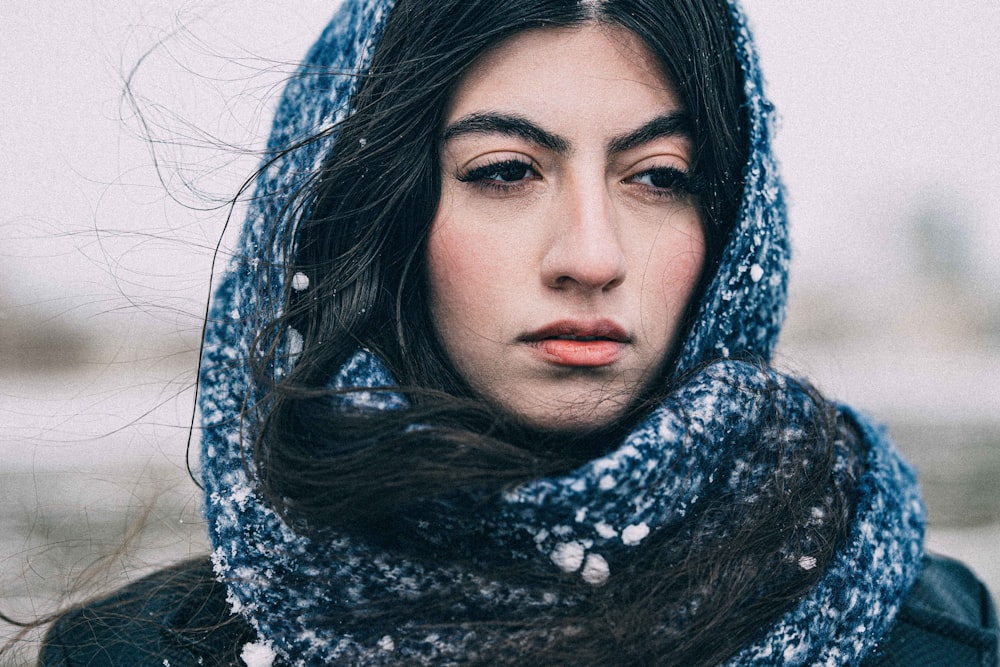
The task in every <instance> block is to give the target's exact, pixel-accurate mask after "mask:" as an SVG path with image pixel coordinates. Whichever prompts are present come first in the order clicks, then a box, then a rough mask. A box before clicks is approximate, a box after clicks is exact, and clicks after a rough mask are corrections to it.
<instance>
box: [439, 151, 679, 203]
mask: <svg viewBox="0 0 1000 667" xmlns="http://www.w3.org/2000/svg"><path fill="white" fill-rule="evenodd" d="M504 171H506V172H507V173H506V174H504V173H502V172H504ZM512 172H514V173H512ZM529 174H533V175H534V176H535V177H537V175H538V174H537V172H536V170H535V168H534V167H533V166H532V165H531V163H530V162H527V161H525V160H519V159H517V158H506V159H502V160H497V161H495V162H490V163H488V164H484V165H482V166H479V167H475V168H473V169H471V170H469V171H467V172H466V173H464V174H460V175H459V176H458V177H457V178H458V180H459V181H460V182H462V183H472V184H473V185H475V186H476V187H480V188H484V189H489V190H494V191H498V192H501V193H507V192H511V191H513V190H516V189H517V188H520V187H523V182H524V181H525V180H527V179H528V178H529ZM512 176H513V178H511V177H512ZM647 176H649V177H651V180H652V182H651V183H650V184H645V183H640V182H639V179H641V178H643V177H647ZM657 180H661V183H662V181H663V180H665V181H666V183H665V184H661V185H656V181H657ZM626 182H629V183H635V184H636V185H639V186H640V187H642V188H644V189H645V190H646V191H647V192H648V193H649V194H650V195H651V196H653V197H658V198H663V199H677V198H680V197H684V196H687V195H693V194H697V190H698V187H697V183H696V179H695V178H694V177H692V176H691V174H690V173H688V172H687V171H684V170H682V169H677V168H676V167H653V168H651V169H646V170H644V171H641V172H639V173H637V174H633V175H632V176H630V177H628V178H627V179H626Z"/></svg>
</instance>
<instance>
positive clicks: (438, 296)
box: [427, 216, 502, 355]
mask: <svg viewBox="0 0 1000 667" xmlns="http://www.w3.org/2000/svg"><path fill="white" fill-rule="evenodd" d="M470 227H471V226H469V225H463V224H461V222H458V221H454V220H448V219H447V218H443V217H441V216H439V217H438V218H435V220H434V223H433V224H432V226H431V232H430V237H429V238H428V242H427V274H428V275H427V280H428V287H429V289H430V300H431V314H432V316H433V319H434V326H435V328H436V329H437V332H438V335H439V336H440V338H441V340H442V342H443V343H444V344H445V347H446V348H449V349H448V352H449V354H452V355H453V354H454V353H455V352H456V351H457V350H455V349H454V348H455V347H456V345H458V344H459V343H460V342H461V341H458V340H456V339H459V338H461V336H462V335H463V332H470V331H480V332H485V330H486V329H488V328H489V324H490V323H489V322H488V321H484V320H486V319H487V318H486V315H487V314H488V312H489V303H490V302H491V301H492V295H491V288H492V286H493V285H495V283H496V280H495V279H493V276H495V274H496V271H497V267H496V266H494V265H493V263H495V262H496V261H497V257H498V253H497V252H496V250H495V249H494V248H492V247H491V245H490V244H489V239H482V238H478V237H477V235H476V234H475V232H474V230H473V229H470ZM499 256H501V257H502V255H499Z"/></svg>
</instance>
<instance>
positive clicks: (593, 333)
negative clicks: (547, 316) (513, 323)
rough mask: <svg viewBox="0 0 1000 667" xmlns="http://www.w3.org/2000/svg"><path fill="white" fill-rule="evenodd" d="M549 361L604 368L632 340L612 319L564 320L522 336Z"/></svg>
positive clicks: (582, 366) (614, 359)
mask: <svg viewBox="0 0 1000 667" xmlns="http://www.w3.org/2000/svg"><path fill="white" fill-rule="evenodd" d="M520 340H521V342H524V343H527V344H528V345H529V346H530V347H531V348H532V349H533V350H535V351H537V352H538V354H539V355H540V356H541V357H542V358H543V359H544V360H545V361H547V362H549V363H552V364H555V365H557V366H571V367H576V368H600V367H602V366H610V365H612V364H614V363H615V362H616V361H618V360H619V359H620V358H621V356H622V354H623V353H624V352H625V349H626V346H627V345H629V344H630V343H631V342H632V340H631V337H630V336H629V335H628V333H627V332H626V331H625V329H623V328H622V327H621V326H619V325H618V324H616V323H615V322H612V321H610V320H596V321H590V322H581V321H575V320H562V321H559V322H553V323H551V324H547V325H545V326H544V327H541V328H540V329H537V330H535V331H532V332H530V333H528V334H525V335H524V336H522V337H521V338H520Z"/></svg>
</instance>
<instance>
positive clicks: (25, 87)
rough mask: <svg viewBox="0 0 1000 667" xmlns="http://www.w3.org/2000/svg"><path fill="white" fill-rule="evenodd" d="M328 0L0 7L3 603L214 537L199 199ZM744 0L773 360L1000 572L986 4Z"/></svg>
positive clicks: (995, 192)
mask: <svg viewBox="0 0 1000 667" xmlns="http://www.w3.org/2000/svg"><path fill="white" fill-rule="evenodd" d="M332 4H333V3H331V2H329V1H328V0H296V2H294V3H274V2H263V0H241V1H240V2H235V1H234V0H227V1H221V2H212V3H207V2H191V1H181V0H176V1H174V2H163V1H162V0H156V1H154V0H130V1H129V2H125V3H121V2H111V1H110V0H95V1H94V2H90V3H61V4H51V3H31V2H29V0H13V2H7V3H5V4H4V8H3V10H2V13H3V20H2V21H0V62H3V66H2V67H0V89H2V90H3V91H4V94H3V95H2V96H0V117H2V118H3V119H4V123H3V127H2V128H0V182H2V183H4V186H3V188H4V189H3V198H2V199H0V425H2V428H0V461H2V466H0V535H2V536H3V537H2V538H0V591H2V593H0V609H2V610H3V611H4V612H8V613H14V614H23V615H27V616H33V615H35V614H38V613H43V612H45V611H47V610H50V609H52V608H53V606H54V605H57V604H58V603H59V602H60V600H62V597H61V596H62V595H63V594H64V593H65V591H67V590H70V589H78V590H80V591H81V592H82V593H84V594H86V593H87V592H94V591H99V590H106V589H107V588H108V587H109V586H112V585H114V584H116V583H117V582H120V581H123V580H127V579H131V578H134V577H137V576H139V575H140V574H141V573H142V572H144V571H147V570H148V569H150V568H153V567H156V566H159V565H162V564H164V563H167V562H172V561H175V560H178V559H181V558H185V557H188V556H191V555H197V554H201V553H205V552H206V550H207V547H206V542H205V538H204V529H203V525H202V520H201V518H200V512H199V502H200V501H199V492H198V489H197V488H196V487H195V486H194V484H193V483H192V482H191V481H190V480H189V479H188V478H187V475H186V471H185V461H184V445H185V441H186V438H187V425H188V423H189V419H190V404H191V399H192V396H191V390H190V388H191V386H192V383H193V381H194V365H195V353H194V349H195V347H196V345H197V339H198V330H199V326H200V318H201V309H202V307H203V300H204V297H205V295H206V294H207V290H208V276H209V263H210V260H211V248H212V247H213V246H214V243H215V240H216V239H217V238H218V237H219V235H220V233H221V230H222V227H223V218H224V211H222V210H220V209H218V208H215V207H213V204H217V203H218V202H220V201H222V200H224V199H225V198H226V197H228V196H231V194H232V193H233V192H234V191H235V190H236V189H237V188H238V186H239V184H240V182H241V180H242V179H243V178H244V177H245V176H246V175H247V174H248V173H249V172H250V170H252V168H253V166H254V164H255V161H256V158H255V157H254V155H253V154H252V151H251V150H249V149H252V148H254V147H259V145H260V144H261V142H262V141H263V137H264V135H265V134H266V128H267V122H268V118H269V116H270V108H271V107H270V105H271V103H272V102H273V100H274V95H275V92H276V91H277V90H278V89H279V87H280V84H281V81H282V80H283V79H284V78H285V77H287V76H288V74H289V73H290V72H291V71H292V64H293V63H294V62H295V60H296V59H297V58H299V57H300V56H301V54H302V53H303V52H304V51H305V49H306V48H307V46H308V44H309V43H310V42H311V40H312V39H313V38H314V37H315V35H316V33H317V32H318V30H319V29H320V27H321V26H322V25H323V23H324V22H325V20H326V17H327V16H328V15H329V12H330V7H331V6H332ZM747 4H748V6H749V10H750V13H751V16H752V18H753V19H754V24H755V26H756V29H757V33H758V37H759V42H760V48H761V55H762V60H763V65H764V68H765V71H766V72H767V73H768V78H769V82H770V84H771V85H770V90H771V93H772V97H773V98H774V101H775V102H776V104H777V107H778V109H779V112H780V123H779V128H778V135H777V136H778V140H777V150H778V152H779V155H780V158H781V161H782V165H783V170H784V173H785V175H786V182H787V185H788V191H789V201H790V209H791V217H792V223H793V233H794V239H795V248H796V257H795V263H794V274H793V282H792V300H791V307H790V317H789V323H788V327H787V328H786V331H785V335H784V338H783V342H782V346H781V349H780V354H779V359H778V361H779V363H780V364H781V365H783V366H784V367H785V368H789V369H792V370H794V371H796V372H799V373H801V374H804V375H806V376H807V377H810V378H812V379H813V380H814V381H816V383H817V384H818V386H819V387H820V388H821V389H822V390H823V391H825V392H827V393H828V394H829V395H831V396H833V397H837V398H840V399H843V400H845V401H847V402H850V403H851V404H852V405H855V406H858V407H861V408H863V409H865V410H867V411H869V412H870V413H872V414H873V415H875V416H876V417H877V418H879V419H882V420H884V421H886V422H888V423H889V424H890V426H891V429H892V433H893V435H894V437H895V439H896V441H897V443H898V444H899V446H900V448H901V449H903V450H904V452H905V453H906V454H907V456H908V457H909V458H910V460H912V461H913V462H914V463H915V464H916V465H917V466H918V467H919V468H920V470H921V477H922V480H923V484H924V489H925V494H926V496H927V500H928V504H929V507H930V523H931V526H930V540H929V544H930V546H931V548H935V549H937V550H939V551H942V552H944V553H948V554H950V555H953V556H956V557H958V558H960V559H962V560H964V561H966V562H967V563H969V564H970V565H972V566H973V568H974V569H975V570H976V571H977V572H978V573H979V574H980V576H982V577H983V578H984V579H985V580H986V581H987V582H988V583H989V584H990V586H991V587H992V589H993V591H994V592H1000V564H998V563H1000V561H998V560H997V559H996V558H995V554H996V552H997V549H998V547H1000V410H998V408H1000V290H997V288H996V285H997V284H998V281H1000V261H998V259H1000V220H998V217H1000V189H998V188H996V185H995V184H996V183H998V182H1000V162H998V161H997V160H996V155H997V154H1000V88H998V87H996V86H993V85H989V82H994V81H998V80H1000V50H998V49H997V48H996V44H997V43H998V42H1000V5H998V4H997V3H993V2H989V1H988V0H978V1H975V2H974V1H972V0H958V1H957V2H951V1H949V2H944V0H941V1H936V0H935V1H932V2H927V3H923V4H921V6H920V11H919V12H918V11H915V9H914V5H913V3H907V2H903V1H902V0H884V1H883V2H880V3H877V5H876V6H872V3H866V2H864V1H863V0H844V1H843V2H839V3H772V2H762V1H760V0H749V1H748V2H747ZM144 54H148V58H146V59H145V60H144V61H143V65H142V67H141V68H140V69H139V70H138V72H137V74H136V76H135V79H134V81H133V84H134V87H135V90H136V94H137V95H139V96H140V100H139V106H140V107H141V108H142V109H143V118H144V119H145V121H146V122H147V127H146V128H145V129H143V128H142V127H141V126H140V123H139V119H138V118H137V117H136V115H135V114H134V112H133V110H132V109H131V107H130V106H129V104H128V103H127V101H126V100H123V99H122V97H121V93H122V89H123V84H122V81H123V78H124V76H125V74H126V73H127V72H128V70H129V69H130V68H131V67H132V66H133V65H134V64H136V63H137V62H139V60H140V58H142V56H143V55H144ZM149 135H151V136H152V138H153V140H154V143H150V142H149V141H147V140H146V137H147V136H149ZM220 143H221V144H225V145H227V146H229V148H226V149H222V148H220V146H219V144H220ZM154 157H155V161H156V162H155V163H154ZM157 165H158V166H159V169H157ZM161 180H162V182H161ZM224 253H225V248H223V254H224ZM136 526H143V527H144V529H143V530H142V531H141V532H139V533H138V534H134V530H135V527H136ZM126 543H127V548H125V549H123V548H122V547H123V545H125V544H126ZM9 634H10V629H9V628H8V627H5V626H2V625H0V642H2V641H3V639H4V638H6V637H7V636H8V635H9ZM21 659H24V660H26V659H27V658H24V657H23V656H22V658H21ZM12 660H14V661H13V662H8V663H5V664H19V663H18V662H17V659H12ZM3 661H4V659H3V658H0V663H3Z"/></svg>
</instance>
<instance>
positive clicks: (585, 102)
mask: <svg viewBox="0 0 1000 667" xmlns="http://www.w3.org/2000/svg"><path fill="white" fill-rule="evenodd" d="M680 106H681V105H680V103H679V100H678V97H677V95H676V93H675V91H674V89H673V86H672V85H671V84H670V82H669V81H668V79H667V77H666V75H665V74H664V72H663V69H662V67H661V64H660V63H659V61H658V60H657V58H656V56H655V55H654V54H653V53H652V51H651V50H650V49H649V47H647V46H646V44H645V43H644V42H643V41H642V40H641V39H640V38H639V37H638V36H636V35H635V34H634V33H632V32H630V31H628V30H626V29H624V28H622V27H619V26H613V25H607V24H601V23H587V24H584V25H583V26H580V27H574V28H535V29H532V30H527V31H525V32H523V33H519V34H517V35H515V36H513V37H511V38H509V39H507V40H505V41H503V42H501V43H500V44H499V45H497V46H496V47H494V48H493V49H492V50H490V51H488V52H487V53H486V54H484V55H483V56H481V57H480V58H479V59H478V60H477V61H476V62H474V63H473V65H472V66H471V67H470V68H469V70H468V71H467V72H466V73H465V74H464V75H463V77H462V78H461V79H460V81H459V83H458V85H457V86H456V88H455V91H454V92H453V94H452V98H451V100H450V104H449V107H448V112H447V114H446V118H447V121H452V120H455V119H456V118H458V117H460V116H462V115H464V114H467V113H471V112H474V111H477V110H482V109H490V110H497V111H511V112H517V113H528V114H529V115H530V113H531V112H532V111H534V112H536V113H542V114H554V113H560V112H562V113H563V114H567V113H576V114H581V113H582V114H583V115H584V116H587V115H588V114H600V113H603V114H604V116H605V117H606V119H611V118H614V117H616V116H617V117H619V118H621V119H622V120H625V118H626V117H628V118H631V117H633V116H636V115H637V114H638V115H643V114H645V115H649V114H650V113H662V112H663V111H664V110H668V109H674V108H680ZM580 120H584V118H581V119H580Z"/></svg>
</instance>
